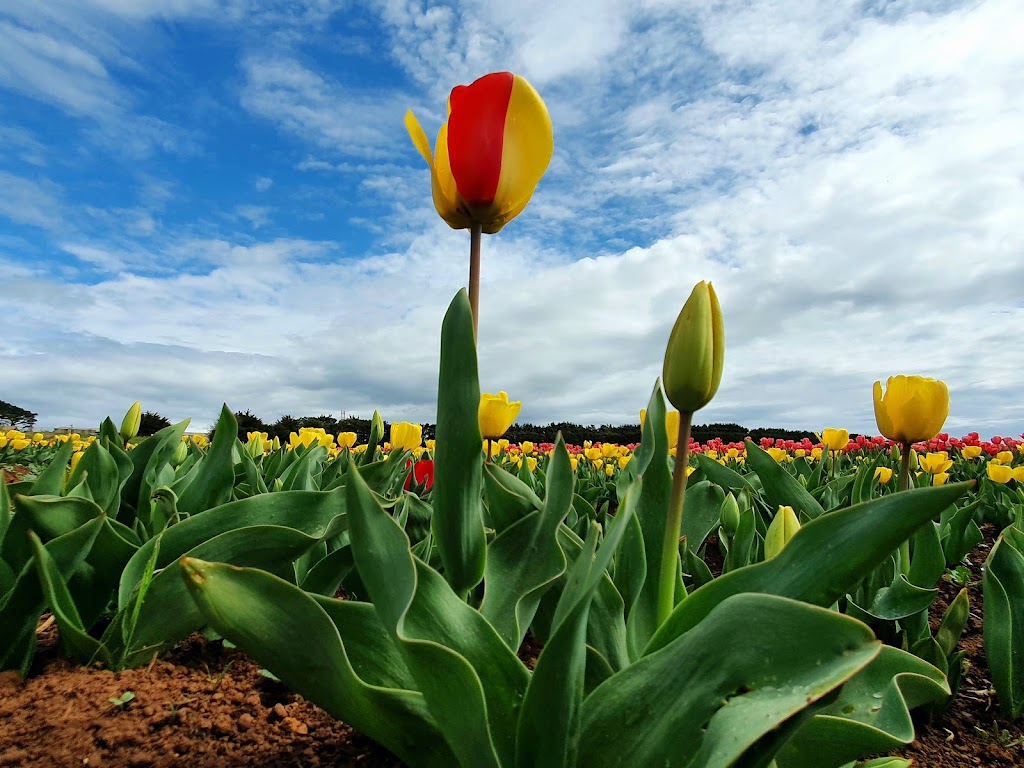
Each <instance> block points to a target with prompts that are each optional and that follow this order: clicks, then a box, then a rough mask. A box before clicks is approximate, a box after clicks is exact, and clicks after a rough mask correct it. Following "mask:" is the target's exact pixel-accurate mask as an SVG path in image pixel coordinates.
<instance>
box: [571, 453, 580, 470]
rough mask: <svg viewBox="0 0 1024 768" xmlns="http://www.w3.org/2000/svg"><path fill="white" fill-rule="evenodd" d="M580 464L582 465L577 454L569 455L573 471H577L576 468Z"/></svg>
mask: <svg viewBox="0 0 1024 768" xmlns="http://www.w3.org/2000/svg"><path fill="white" fill-rule="evenodd" d="M579 465H580V460H579V459H577V458H576V457H575V456H570V457H569V466H571V467H572V471H573V472H575V471H576V468H577V467H578V466H579Z"/></svg>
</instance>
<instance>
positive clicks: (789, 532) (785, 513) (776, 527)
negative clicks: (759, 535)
mask: <svg viewBox="0 0 1024 768" xmlns="http://www.w3.org/2000/svg"><path fill="white" fill-rule="evenodd" d="M799 530H800V521H799V520H798V519H797V516H796V512H794V511H793V508H792V507H788V506H781V507H779V511H778V513H777V514H776V515H775V519H774V520H772V522H771V525H769V526H768V533H767V534H766V535H765V537H764V559H765V560H771V559H772V558H773V557H775V556H776V555H777V554H779V552H781V551H782V548H783V547H785V546H786V544H788V543H789V540H790V539H792V538H793V536H795V535H796V532H797V531H799Z"/></svg>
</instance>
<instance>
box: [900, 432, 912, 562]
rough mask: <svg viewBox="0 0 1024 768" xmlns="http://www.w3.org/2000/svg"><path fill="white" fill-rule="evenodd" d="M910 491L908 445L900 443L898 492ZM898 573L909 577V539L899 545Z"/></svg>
mask: <svg viewBox="0 0 1024 768" xmlns="http://www.w3.org/2000/svg"><path fill="white" fill-rule="evenodd" d="M909 489H910V443H907V442H901V443H900V476H899V490H901V491H906V490H909ZM900 573H902V574H903V575H904V576H909V575H910V539H907V540H906V541H904V542H903V543H902V544H900Z"/></svg>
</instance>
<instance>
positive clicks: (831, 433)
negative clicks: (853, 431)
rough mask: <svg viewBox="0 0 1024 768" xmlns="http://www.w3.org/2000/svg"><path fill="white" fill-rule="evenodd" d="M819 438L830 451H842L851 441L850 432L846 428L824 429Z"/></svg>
mask: <svg viewBox="0 0 1024 768" xmlns="http://www.w3.org/2000/svg"><path fill="white" fill-rule="evenodd" d="M819 439H820V440H821V442H822V444H823V445H824V446H825V447H826V448H828V449H829V450H830V451H841V450H843V449H844V448H845V447H846V446H847V445H848V444H849V442H850V433H849V431H848V430H845V429H823V430H822V431H821V435H819Z"/></svg>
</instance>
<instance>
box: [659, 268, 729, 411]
mask: <svg viewBox="0 0 1024 768" xmlns="http://www.w3.org/2000/svg"><path fill="white" fill-rule="evenodd" d="M724 360H725V326H724V324H723V321H722V309H721V307H720V306H719V305H718V297H717V296H716V295H715V289H714V288H712V287H711V283H705V282H704V281H703V280H702V281H701V282H699V283H697V285H695V286H694V288H693V292H692V293H690V298H688V299H687V300H686V303H685V304H684V305H683V308H682V310H681V311H680V312H679V317H677V318H676V323H675V325H674V326H672V333H671V334H670V335H669V338H668V346H667V347H666V348H665V363H664V365H663V367H662V376H661V378H662V382H663V383H664V385H665V397H666V398H668V401H669V402H670V403H672V405H674V406H675V407H676V408H678V409H679V410H680V411H682V412H684V413H693V412H694V411H697V410H700V409H701V408H703V407H704V406H705V405H707V404H708V403H710V402H711V398H713V397H714V396H715V393H716V392H717V391H718V385H719V384H720V383H721V381H722V363H723V362H724Z"/></svg>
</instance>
